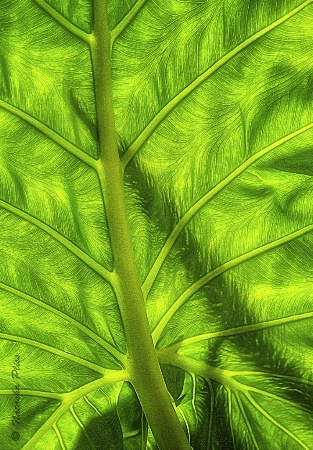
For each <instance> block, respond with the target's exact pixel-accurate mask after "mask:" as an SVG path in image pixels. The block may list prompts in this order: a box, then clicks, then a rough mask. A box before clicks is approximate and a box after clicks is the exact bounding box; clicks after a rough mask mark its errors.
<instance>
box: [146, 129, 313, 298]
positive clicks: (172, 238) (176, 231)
mask: <svg viewBox="0 0 313 450" xmlns="http://www.w3.org/2000/svg"><path fill="white" fill-rule="evenodd" d="M312 127H313V122H311V123H310V124H308V125H306V126H304V127H302V128H300V129H298V130H296V131H294V132H293V133H290V134H288V135H287V136H284V137H282V138H281V139H279V140H277V141H275V142H273V143H272V144H270V145H268V146H267V147H265V148H263V149H262V150H259V151H258V152H256V153H255V154H254V155H252V156H250V158H248V159H246V160H245V161H244V162H243V163H242V164H240V165H239V166H238V167H237V168H236V169H235V170H233V171H232V172H231V173H230V174H229V175H228V176H227V177H225V178H224V179H223V180H222V181H220V182H219V183H218V184H217V185H216V186H214V187H213V188H212V189H210V190H209V191H208V192H207V193H206V194H204V195H203V196H202V197H201V198H200V199H199V200H198V201H197V202H196V203H195V204H194V205H193V206H191V207H190V208H189V209H188V210H187V211H186V213H185V214H184V215H183V216H182V217H181V218H180V219H179V221H178V222H177V224H176V225H175V227H174V228H173V230H172V231H171V233H170V234H169V236H168V238H167V239H166V241H165V243H164V244H163V247H162V248H161V250H160V252H159V254H158V256H157V258H156V260H155V262H154V263H153V266H152V267H151V269H150V271H149V273H148V275H147V277H146V279H145V281H144V283H143V285H142V292H143V295H144V297H145V298H147V297H148V295H149V292H150V290H151V288H152V286H153V283H154V282H155V280H156V278H157V276H158V274H159V272H160V270H161V267H162V265H163V263H164V261H165V259H166V257H167V256H168V254H169V252H170V251H171V249H172V247H173V245H174V244H175V242H176V241H177V239H178V237H179V235H180V233H181V232H182V231H183V230H184V228H185V227H186V226H187V224H188V223H189V222H190V221H191V220H192V219H193V217H194V216H195V215H196V214H197V213H198V212H199V211H200V210H201V209H202V208H203V207H204V206H205V205H206V204H207V203H208V202H209V201H210V200H212V199H213V197H215V196H216V195H217V194H218V193H219V192H221V191H222V190H223V189H224V188H225V187H226V186H228V185H229V184H230V183H231V182H232V181H233V180H234V179H235V178H237V177H238V176H239V175H241V174H242V173H243V172H244V171H245V170H247V168H248V167H250V166H251V165H252V164H253V163H255V162H256V161H258V160H259V159H260V158H262V157H263V156H265V155H267V154H268V153H269V152H270V151H272V150H274V149H276V148H277V147H279V146H280V145H282V144H285V143H286V142H288V141H290V140H291V139H293V138H295V137H296V136H299V135H300V134H302V133H304V132H306V131H308V130H310V129H311V128H312Z"/></svg>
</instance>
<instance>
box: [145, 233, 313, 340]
mask: <svg viewBox="0 0 313 450" xmlns="http://www.w3.org/2000/svg"><path fill="white" fill-rule="evenodd" d="M311 231H313V224H311V225H307V226H305V227H302V228H300V229H299V230H297V231H294V232H292V233H290V234H287V235H285V236H283V237H282V238H279V239H276V240H275V241H272V242H269V243H268V244H265V245H261V246H260V247H257V248H255V249H253V250H250V251H249V252H246V253H243V254H242V255H240V256H237V257H236V258H233V259H231V260H229V261H227V262H225V263H224V264H222V265H220V266H219V267H217V268H216V269H213V270H211V271H210V272H208V273H207V274H206V275H204V276H203V277H201V278H200V279H199V280H197V281H196V282H195V283H193V284H192V285H191V286H190V287H189V288H187V289H186V290H185V292H183V293H182V294H181V295H180V296H179V297H178V299H177V300H176V301H175V302H174V303H173V305H172V306H171V307H170V308H169V309H168V311H167V312H166V313H165V314H164V316H163V317H162V319H161V320H160V321H159V323H158V325H157V326H156V327H155V329H154V331H153V333H152V336H153V341H154V342H155V343H156V342H157V341H158V340H159V338H160V336H161V333H162V332H163V330H164V328H165V326H166V325H167V323H168V322H169V320H170V319H171V318H172V317H173V315H174V314H175V313H176V312H177V311H178V310H179V309H180V308H181V307H182V306H183V305H184V304H185V303H186V302H187V301H188V300H189V299H190V297H191V296H193V295H194V294H195V293H196V292H198V291H199V289H201V288H202V287H203V286H204V285H205V284H206V283H208V282H209V281H211V280H213V279H214V278H216V277H217V276H219V275H221V274H222V273H224V272H226V271H227V270H230V269H232V268H234V267H236V266H238V265H239V264H242V263H244V262H246V261H249V260H250V259H252V258H255V257H256V256H259V255H262V254H263V253H265V252H267V251H269V250H273V249H275V248H277V247H279V246H280V245H283V244H286V243H288V242H291V241H293V240H294V239H297V238H298V237H301V236H303V235H304V234H306V233H309V232H311Z"/></svg>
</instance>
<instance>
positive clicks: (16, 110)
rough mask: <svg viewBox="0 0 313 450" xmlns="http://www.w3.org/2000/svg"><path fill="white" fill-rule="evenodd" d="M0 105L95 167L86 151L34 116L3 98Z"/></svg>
mask: <svg viewBox="0 0 313 450" xmlns="http://www.w3.org/2000/svg"><path fill="white" fill-rule="evenodd" d="M0 107H1V108H3V109H4V110H6V111H8V112H9V113H11V114H14V115H15V116H16V117H18V118H19V119H22V120H23V121H24V122H26V123H28V124H29V125H31V126H32V127H34V128H35V129H36V130H38V131H40V132H41V133H42V134H43V135H44V136H46V137H47V138H49V139H51V141H52V142H54V143H55V144H57V145H59V146H60V147H62V148H63V149H64V150H66V151H68V152H69V153H71V154H72V155H73V156H75V157H76V158H77V159H79V160H80V161H82V162H84V163H85V164H87V165H88V166H90V167H92V168H93V169H95V168H96V160H95V159H94V158H92V157H91V156H89V155H88V154H87V153H85V152H83V151H82V150H80V149H79V148H78V147H76V145H74V144H72V143H71V142H69V141H68V140H66V139H65V138H64V137H63V136H61V135H60V134H58V133H56V132H55V131H53V130H52V129H51V128H49V127H48V126H47V125H44V124H43V123H42V122H40V120H38V119H35V118H34V117H32V116H30V115H29V114H27V113H26V112H24V111H22V110H21V109H19V108H17V107H15V106H13V105H10V103H7V102H6V101H4V100H0Z"/></svg>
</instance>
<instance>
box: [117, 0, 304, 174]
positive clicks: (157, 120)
mask: <svg viewBox="0 0 313 450" xmlns="http://www.w3.org/2000/svg"><path fill="white" fill-rule="evenodd" d="M312 1H313V0H307V1H305V2H303V3H302V4H301V5H299V6H298V7H297V8H294V9H293V10H292V11H290V12H289V13H287V14H285V15H284V16H283V17H281V18H280V19H278V20H276V21H275V22H273V23H271V24H270V25H268V26H267V27H265V28H263V29H262V30H260V31H258V32H257V33H255V34H254V35H252V36H250V37H249V38H248V39H246V40H245V41H243V42H242V43H241V44H239V45H237V47H235V48H234V49H233V50H231V51H230V52H229V53H227V54H226V55H224V56H223V57H222V58H221V59H220V60H218V61H217V62H216V63H215V64H213V66H211V67H210V68H208V69H207V70H206V71H205V72H203V73H202V74H201V75H199V76H198V77H197V78H196V79H195V80H194V81H192V82H191V83H190V84H189V85H188V86H187V87H186V88H184V89H183V90H182V91H181V92H180V93H179V94H177V95H176V96H175V97H174V98H173V99H172V100H170V102H169V103H167V105H165V106H164V107H163V108H162V109H161V110H160V111H159V113H158V114H157V115H156V116H155V117H154V118H153V119H152V120H151V122H150V123H149V124H148V125H147V126H146V128H145V129H144V130H143V131H142V132H141V134H140V135H139V136H138V137H137V139H136V140H135V141H134V142H133V143H132V145H131V146H130V147H129V149H128V150H127V152H125V153H124V155H123V157H122V163H123V165H124V167H126V166H127V164H128V163H129V162H130V161H131V159H132V158H133V157H134V156H135V154H136V153H137V152H138V150H139V149H140V148H141V147H142V145H143V144H144V143H145V142H146V141H147V140H148V138H149V137H150V136H151V134H152V133H153V132H154V131H155V130H156V128H157V127H158V126H159V125H160V124H161V123H162V121H163V120H164V119H165V117H166V116H167V115H168V114H169V113H170V112H171V111H173V109H174V108H175V107H176V106H177V105H178V104H179V103H180V102H181V101H182V100H184V99H185V98H186V97H188V95H189V94H191V93H192V92H193V91H194V90H195V89H196V88H197V87H199V86H200V85H201V84H202V83H203V82H204V81H206V80H207V79H208V78H209V77H210V76H211V75H212V74H213V73H215V72H216V71H217V70H218V69H219V68H220V67H222V66H223V65H224V64H226V63H227V62H228V61H230V60H231V59H232V58H233V57H234V56H236V55H237V54H238V53H239V52H241V51H242V50H244V49H245V48H247V47H248V46H249V45H251V44H253V43H254V42H256V41H257V40H258V39H260V38H261V37H263V36H265V35H266V34H267V33H269V32H270V31H272V30H273V29H275V28H276V27H278V26H279V25H281V24H282V23H284V22H285V21H286V20H288V19H290V18H291V17H293V16H294V15H296V14H297V13H299V12H300V11H302V10H303V9H304V8H305V7H306V6H308V5H310V4H311V3H312Z"/></svg>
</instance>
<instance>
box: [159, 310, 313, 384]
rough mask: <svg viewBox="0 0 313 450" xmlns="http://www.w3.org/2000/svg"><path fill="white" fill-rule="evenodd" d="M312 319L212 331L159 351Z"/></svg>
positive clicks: (305, 315)
mask: <svg viewBox="0 0 313 450" xmlns="http://www.w3.org/2000/svg"><path fill="white" fill-rule="evenodd" d="M312 318H313V312H308V313H302V314H293V315H292V316H287V317H280V318H279V319H273V320H266V321H264V322H259V323H253V324H251V325H242V326H241V327H234V328H228V329H227V330H220V331H212V332H210V333H203V334H199V335H197V336H193V337H191V338H186V339H183V340H182V341H179V342H175V344H173V345H170V346H168V347H166V348H164V349H160V351H168V352H176V351H177V350H179V349H180V348H182V347H185V346H186V345H191V344H195V343H196V342H200V341H204V340H207V339H215V338H220V337H229V336H236V335H240V334H245V333H252V332H256V331H261V330H266V329H268V328H273V327H280V326H283V325H287V324H289V323H293V322H298V321H300V320H305V319H312ZM239 374H242V372H240V373H239ZM312 384H313V383H312Z"/></svg>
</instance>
